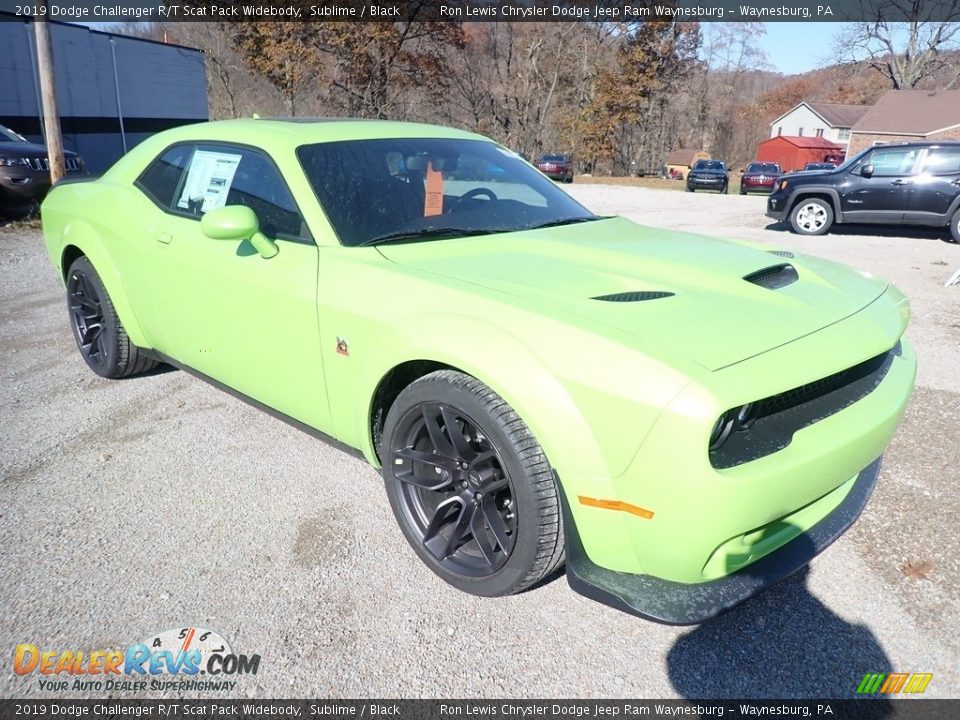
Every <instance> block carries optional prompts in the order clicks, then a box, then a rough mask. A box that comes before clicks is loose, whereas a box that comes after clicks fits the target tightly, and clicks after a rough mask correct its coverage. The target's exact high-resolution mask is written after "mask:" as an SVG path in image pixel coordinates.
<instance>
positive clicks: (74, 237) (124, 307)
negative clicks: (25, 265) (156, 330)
mask: <svg viewBox="0 0 960 720" xmlns="http://www.w3.org/2000/svg"><path fill="white" fill-rule="evenodd" d="M71 230H72V232H71V233H70V238H69V240H68V241H67V242H65V244H64V246H63V249H62V250H61V251H60V273H61V279H62V280H63V282H64V284H66V281H67V273H68V272H69V271H70V265H71V264H72V263H73V262H74V261H75V260H76V259H77V258H79V257H84V256H85V257H86V258H87V259H88V260H89V261H90V264H91V265H93V267H94V269H95V270H96V271H97V275H99V276H100V280H101V282H103V286H104V287H105V288H106V289H107V293H108V294H109V295H110V301H111V302H112V303H113V307H114V310H116V312H117V316H118V317H119V318H120V322H121V323H123V327H124V330H126V332H127V336H128V337H129V338H130V341H131V342H132V343H133V344H134V345H136V346H137V347H141V348H149V347H150V346H151V345H150V343H149V341H148V340H147V338H146V335H145V334H144V332H143V329H142V328H141V326H140V323H139V322H138V321H137V316H136V314H135V313H134V311H133V307H132V306H131V305H130V301H129V299H128V298H127V294H126V292H124V288H123V282H122V280H121V277H120V273H119V271H118V270H117V268H116V266H115V265H114V263H113V261H112V260H111V259H110V255H109V253H107V251H106V249H105V248H104V247H103V245H102V243H100V241H99V240H97V239H96V237H95V236H94V235H93V234H92V233H90V232H84V231H83V229H82V226H79V227H78V226H76V225H74V226H73V227H71Z"/></svg>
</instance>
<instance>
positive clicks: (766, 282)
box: [743, 264, 800, 290]
mask: <svg viewBox="0 0 960 720" xmlns="http://www.w3.org/2000/svg"><path fill="white" fill-rule="evenodd" d="M799 277H800V276H799V275H798V274H797V269H796V268H795V267H794V266H793V265H789V264H785V265H774V266H772V267H768V268H764V269H763V270H757V271H756V272H752V273H750V274H749V275H746V276H744V278H743V279H744V280H746V281H747V282H748V283H753V284H754V285H759V286H760V287H765V288H767V289H768V290H778V289H779V288H782V287H786V286H787V285H790V284H791V283H795V282H796V281H797V280H798V279H799Z"/></svg>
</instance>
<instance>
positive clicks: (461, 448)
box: [380, 369, 564, 597]
mask: <svg viewBox="0 0 960 720" xmlns="http://www.w3.org/2000/svg"><path fill="white" fill-rule="evenodd" d="M380 458H381V460H382V461H383V479H384V485H385V488H386V491H387V497H388V499H389V500H390V506H391V508H392V509H393V514H394V516H395V517H396V519H397V523H398V524H399V525H400V529H401V530H402V531H403V534H404V536H405V537H406V539H407V542H408V543H410V547H411V548H412V549H413V551H414V552H415V553H416V554H417V556H418V557H419V558H420V559H421V560H422V561H423V563H424V564H425V565H426V566H427V567H428V568H430V570H432V571H433V572H434V573H436V574H437V575H438V576H439V577H440V578H442V579H443V580H444V581H446V582H447V583H449V584H450V585H452V586H454V587H455V588H458V589H460V590H463V591H464V592H468V593H472V594H474V595H481V596H485V597H497V596H502V595H512V594H514V593H518V592H522V591H524V590H526V589H527V588H529V587H531V586H532V585H534V584H536V583H537V582H539V581H541V580H542V579H544V578H545V577H547V576H549V575H550V574H551V573H553V572H554V571H555V570H556V569H557V568H559V567H560V566H561V565H562V564H563V559H564V531H563V518H562V513H561V511H560V488H559V486H558V483H557V478H556V475H555V474H554V471H553V468H552V467H551V466H550V463H549V462H548V461H547V458H546V456H545V455H544V452H543V449H542V448H541V447H540V444H539V443H538V442H537V440H536V438H534V436H533V434H532V433H531V432H530V429H529V428H528V427H527V425H526V423H524V422H523V420H522V419H521V418H520V417H519V416H518V415H517V414H516V412H514V410H513V408H511V407H510V406H509V405H508V404H507V403H506V401H504V399H503V398H501V397H500V396H499V395H498V394H497V393H495V392H494V391H493V390H491V389H490V388H489V387H487V386H486V385H484V384H483V383H482V382H480V381H479V380H477V379H476V378H474V377H471V376H470V375H466V374H465V373H462V372H458V371H456V370H453V369H449V370H437V371H435V372H432V373H430V374H429V375H425V376H423V377H421V378H419V379H417V380H414V381H413V382H412V383H410V384H409V385H407V387H405V388H404V389H403V390H402V391H401V392H400V394H399V395H398V396H397V398H396V399H395V400H394V401H393V403H392V405H391V407H390V410H389V412H388V413H387V417H386V421H385V422H384V426H383V433H382V438H381V444H380Z"/></svg>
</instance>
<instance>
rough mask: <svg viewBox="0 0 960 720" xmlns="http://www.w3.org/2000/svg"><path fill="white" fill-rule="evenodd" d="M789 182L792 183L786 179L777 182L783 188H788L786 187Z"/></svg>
mask: <svg viewBox="0 0 960 720" xmlns="http://www.w3.org/2000/svg"><path fill="white" fill-rule="evenodd" d="M789 184H790V183H789V182H788V181H786V180H781V181H780V182H779V183H777V185H778V186H779V187H780V189H781V190H786V189H787V185H789Z"/></svg>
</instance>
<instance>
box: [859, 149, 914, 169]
mask: <svg viewBox="0 0 960 720" xmlns="http://www.w3.org/2000/svg"><path fill="white" fill-rule="evenodd" d="M917 152H918V151H917V149H916V148H896V149H895V148H891V149H889V150H874V151H873V154H872V155H871V156H870V159H869V160H866V162H867V163H869V164H871V165H873V174H874V175H907V174H909V173H910V171H911V170H912V169H913V163H914V162H915V161H916V159H917Z"/></svg>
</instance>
